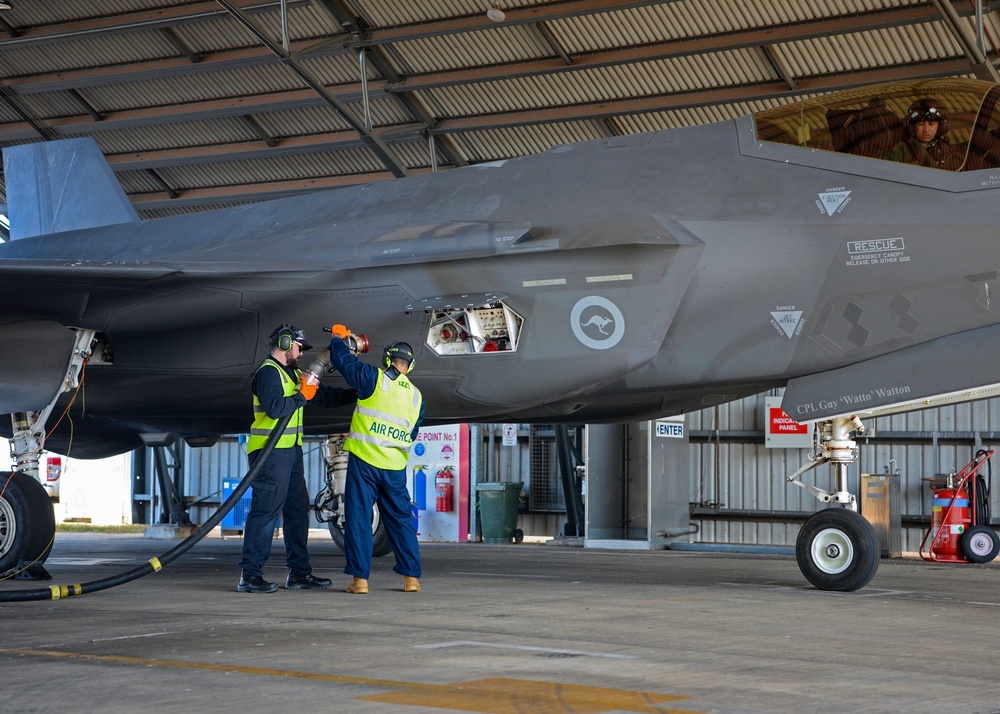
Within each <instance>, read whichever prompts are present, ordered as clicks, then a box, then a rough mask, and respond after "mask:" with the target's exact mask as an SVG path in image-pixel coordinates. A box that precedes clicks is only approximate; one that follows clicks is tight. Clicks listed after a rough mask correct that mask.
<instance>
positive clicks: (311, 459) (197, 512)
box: [182, 437, 326, 528]
mask: <svg viewBox="0 0 1000 714" xmlns="http://www.w3.org/2000/svg"><path fill="white" fill-rule="evenodd" d="M324 444H325V439H322V438H315V437H312V438H310V437H307V438H306V439H304V441H303V444H302V451H303V460H304V462H305V474H306V486H307V487H308V489H309V496H310V498H314V497H315V496H316V493H318V492H319V491H320V490H322V489H323V487H324V486H325V485H326V481H325V478H326V476H325V474H326V466H325V464H324V463H323V445H324ZM182 458H183V459H184V464H185V475H186V484H185V488H186V495H188V496H190V497H193V498H195V499H202V498H205V499H207V502H206V503H204V504H199V505H196V506H194V507H192V508H191V509H190V511H189V515H190V516H191V521H192V522H194V523H204V522H205V521H207V520H208V519H209V517H211V515H212V514H213V513H214V512H215V510H216V508H218V506H219V503H220V501H221V496H222V481H223V480H227V481H239V480H241V479H242V478H243V477H244V476H245V475H246V473H247V468H248V467H247V457H246V447H245V446H244V445H243V444H241V443H239V441H238V440H237V439H235V438H233V437H225V438H222V439H220V440H219V443H217V444H216V445H215V446H212V447H209V448H191V447H189V446H184V448H183V457H182ZM313 527H314V528H323V527H324V525H323V524H321V523H319V522H318V521H313Z"/></svg>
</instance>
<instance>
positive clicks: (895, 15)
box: [0, 5, 973, 94]
mask: <svg viewBox="0 0 1000 714" xmlns="http://www.w3.org/2000/svg"><path fill="white" fill-rule="evenodd" d="M972 13H973V10H971V9H969V8H968V6H964V7H962V8H960V9H959V10H958V14H959V15H965V16H968V15H971V14H972ZM935 21H936V22H940V21H941V16H940V14H939V13H938V12H937V11H936V10H935V9H934V8H932V7H928V6H926V5H924V6H918V7H905V8H894V9H891V10H878V11H873V12H869V13H859V14H856V15H850V16H846V17H837V18H830V19H824V20H813V21H808V22H795V23H788V24H785V25H776V26H772V27H764V28H758V29H753V30H745V31H740V32H728V33H721V34H717V35H706V36H702V37H696V38H690V39H682V40H669V41H667V42H658V43H651V44H649V45H644V46H642V47H636V48H631V49H611V50H603V51H599V52H587V53H580V54H577V55H574V57H573V58H572V64H571V65H568V64H567V63H566V58H563V57H561V56H560V59H559V60H553V59H545V60H534V61H527V62H517V63H511V64H501V65H490V66H488V67H477V68H470V69H459V70H452V71H447V72H431V73H427V74H424V75H409V76H407V77H405V78H403V79H402V82H403V84H402V85H401V87H400V88H405V90H408V91H414V90H417V89H427V88H432V87H443V86H451V85H455V84H468V83H475V82H488V81H491V80H496V79H507V78H510V77H527V76H534V75H538V74H546V73H550V72H558V71H575V70H579V69H591V68H595V67H607V66H612V65H618V64H625V63H631V62H648V61H655V60H661V59H669V58H671V57H680V56H684V55H694V54H706V53H711V52H726V51H730V50H735V49H741V48H745V47H755V46H761V45H773V44H779V43H785V42H799V41H802V40H807V39H814V38H817V37H825V36H830V35H844V34H851V33H854V32H864V31H866V30H875V29H882V28H886V27H901V26H905V25H913V24H921V23H925V22H935ZM378 34H379V33H378V32H377V31H376V33H375V36H377V35H378ZM346 37H349V35H344V36H341V44H331V43H329V42H327V41H323V42H321V43H312V41H311V40H310V41H308V42H305V41H297V42H293V43H292V51H291V54H292V55H293V56H294V57H296V58H297V59H299V60H307V59H309V58H311V57H322V56H330V55H334V54H343V53H344V52H347V51H351V52H352V54H353V52H354V51H353V50H350V49H349V48H347V47H345V46H344V44H342V43H343V42H345V41H346V39H345V38H346ZM366 44H371V42H370V41H368V42H367V43H366ZM375 44H378V43H375ZM5 45H6V42H0V49H2V48H3V47H4V46H5ZM319 45H323V46H322V47H320V46H319ZM275 61H276V60H275V57H274V54H273V53H272V52H269V51H268V50H266V49H264V48H260V47H253V48H243V49H238V50H223V51H220V52H206V53H203V54H202V55H201V60H200V62H198V63H197V64H193V63H191V62H189V61H187V60H186V58H176V57H174V58H169V59H162V60H152V61H146V62H136V63H129V64H123V65H116V66H113V67H100V68H88V69H80V70H64V71H59V72H49V73H44V74H37V75H26V76H22V77H10V78H8V79H6V80H5V81H6V83H7V85H8V86H9V87H10V88H11V89H12V90H14V91H15V92H17V93H18V94H37V93H41V92H50V91H58V90H64V89H70V88H73V89H79V88H84V87H98V86H104V85H109V84H118V83H122V82H138V81H143V80H148V79H160V78H170V77H178V76H186V75H191V74H196V73H202V72H217V71H223V70H229V69H237V68H242V67H260V66H264V65H268V64H273V63H274V62H275ZM351 91H360V90H359V89H356V88H354V89H352V90H351Z"/></svg>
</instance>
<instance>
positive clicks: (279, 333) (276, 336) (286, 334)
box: [271, 325, 295, 352]
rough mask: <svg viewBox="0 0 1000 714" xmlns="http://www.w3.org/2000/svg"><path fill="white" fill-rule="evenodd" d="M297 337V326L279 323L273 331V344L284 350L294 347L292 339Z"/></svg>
mask: <svg viewBox="0 0 1000 714" xmlns="http://www.w3.org/2000/svg"><path fill="white" fill-rule="evenodd" d="M294 339H295V328H294V327H292V326H291V325H278V327H276V328H274V332H272V333H271V344H272V345H274V346H275V347H277V348H278V349H279V350H281V351H282V352H288V350H290V349H292V341H293V340H294Z"/></svg>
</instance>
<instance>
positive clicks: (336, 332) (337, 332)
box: [330, 324, 351, 340]
mask: <svg viewBox="0 0 1000 714" xmlns="http://www.w3.org/2000/svg"><path fill="white" fill-rule="evenodd" d="M330 333H331V334H332V335H333V336H334V337H339V338H340V339H342V340H346V339H347V336H348V335H349V334H351V331H350V330H348V329H347V328H346V327H345V326H344V325H340V324H337V325H334V326H333V327H331V328H330Z"/></svg>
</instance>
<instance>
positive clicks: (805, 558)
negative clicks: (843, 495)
mask: <svg viewBox="0 0 1000 714" xmlns="http://www.w3.org/2000/svg"><path fill="white" fill-rule="evenodd" d="M795 557H796V560H797V561H798V563H799V570H801V571H802V574H803V575H804V576H805V578H806V580H808V581H809V582H810V583H812V584H813V585H815V586H816V587H817V588H819V589H820V590H839V591H843V592H848V591H851V590H857V589H859V588H863V587H864V586H865V585H867V584H868V582H869V581H870V580H871V579H872V578H873V577H875V571H877V570H878V564H879V558H880V557H881V548H880V546H879V542H878V536H877V534H876V533H875V529H874V528H873V527H872V525H871V523H869V522H868V521H866V520H865V519H864V517H863V516H861V515H860V514H858V513H856V512H854V511H852V510H849V509H847V508H828V509H826V510H824V511H820V512H819V513H817V514H815V515H813V516H812V517H811V518H810V519H809V520H808V521H806V523H805V525H804V526H802V530H801V531H799V537H798V540H797V541H796V543H795Z"/></svg>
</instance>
